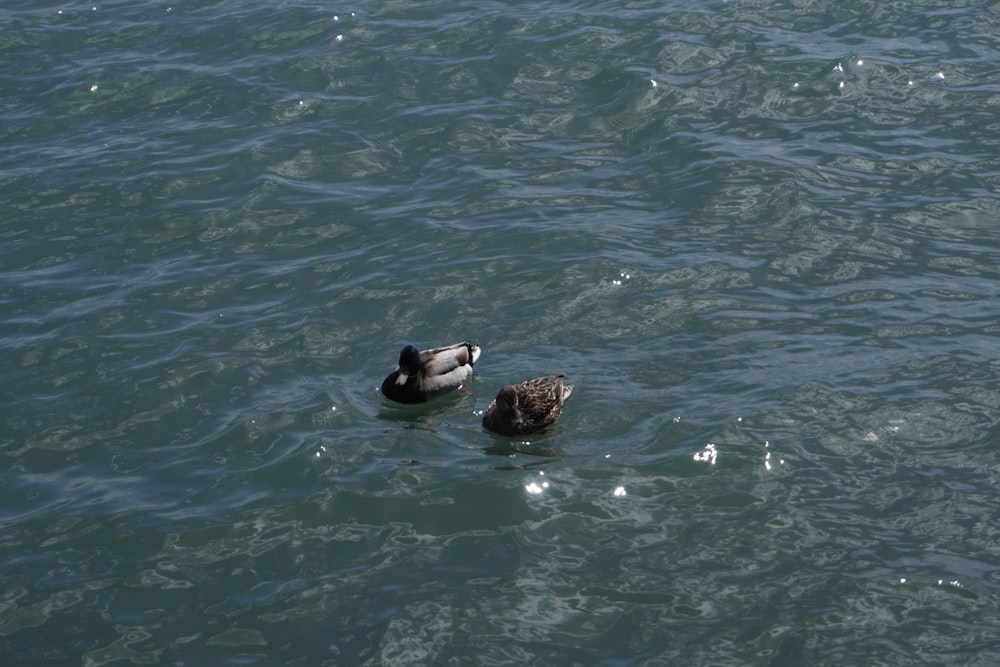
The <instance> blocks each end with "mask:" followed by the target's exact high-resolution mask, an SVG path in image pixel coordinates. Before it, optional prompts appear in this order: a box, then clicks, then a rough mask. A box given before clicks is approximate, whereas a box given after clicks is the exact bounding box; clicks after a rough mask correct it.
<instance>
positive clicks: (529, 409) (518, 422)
mask: <svg viewBox="0 0 1000 667" xmlns="http://www.w3.org/2000/svg"><path fill="white" fill-rule="evenodd" d="M563 377H565V376H564V375H563V374H562V373H558V374H556V375H545V376H542V377H538V378H535V379H533V380H525V381H524V382H519V383H517V384H508V385H504V386H503V387H501V388H500V391H499V392H497V395H496V398H494V399H493V401H492V402H490V405H489V407H488V408H486V413H485V414H484V415H483V426H484V427H485V428H486V429H488V430H490V431H493V432H494V433H497V434H499V435H506V436H518V435H527V434H529V433H538V432H539V431H544V430H545V429H546V428H548V427H549V426H551V425H552V424H554V423H555V421H556V419H558V418H559V414H560V413H561V412H562V409H563V402H564V401H565V400H566V399H567V398H569V395H570V394H571V393H573V385H571V384H566V385H564V384H563Z"/></svg>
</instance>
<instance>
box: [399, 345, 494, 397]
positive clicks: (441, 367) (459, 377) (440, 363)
mask: <svg viewBox="0 0 1000 667" xmlns="http://www.w3.org/2000/svg"><path fill="white" fill-rule="evenodd" d="M481 352H482V350H481V349H480V348H479V346H478V345H473V344H472V343H470V342H468V341H465V342H462V343H455V344H454V345H448V346H445V347H435V348H431V349H429V350H423V351H421V350H418V349H417V348H416V346H415V345H407V346H406V347H404V348H403V350H402V351H401V352H400V353H399V366H397V367H396V370H394V371H393V372H392V373H389V375H388V377H386V378H385V380H383V381H382V395H383V396H385V397H386V398H388V399H389V400H392V401H396V402H397V403H425V402H427V401H429V400H431V399H433V398H437V397H438V396H442V395H444V394H447V393H449V392H452V391H454V390H456V389H458V388H459V387H461V386H462V384H464V383H465V381H466V380H467V379H468V378H469V376H470V375H472V367H473V365H474V364H475V363H476V360H477V359H479V355H480V353H481Z"/></svg>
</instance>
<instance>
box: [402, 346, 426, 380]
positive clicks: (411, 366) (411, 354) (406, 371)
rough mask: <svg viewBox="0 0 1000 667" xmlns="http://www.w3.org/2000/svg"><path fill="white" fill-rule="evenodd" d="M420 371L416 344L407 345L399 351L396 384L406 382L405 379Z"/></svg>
mask: <svg viewBox="0 0 1000 667" xmlns="http://www.w3.org/2000/svg"><path fill="white" fill-rule="evenodd" d="M418 372H420V350H418V349H417V346H416V345H407V346H406V347H404V348H403V351H402V352H400V353H399V377H398V378H396V384H406V379H407V378H408V377H410V376H411V375H416V374H417V373H418Z"/></svg>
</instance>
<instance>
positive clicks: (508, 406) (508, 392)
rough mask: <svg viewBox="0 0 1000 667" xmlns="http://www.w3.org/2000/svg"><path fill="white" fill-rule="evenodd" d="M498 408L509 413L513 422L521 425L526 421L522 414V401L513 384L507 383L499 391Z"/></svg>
mask: <svg viewBox="0 0 1000 667" xmlns="http://www.w3.org/2000/svg"><path fill="white" fill-rule="evenodd" d="M496 401H497V410H499V411H500V412H501V413H503V414H505V415H507V417H508V418H509V419H510V421H511V423H512V424H514V425H516V426H518V427H520V426H521V425H522V424H523V423H524V418H523V417H522V416H521V408H520V405H519V403H520V401H519V400H518V398H517V390H516V389H514V387H512V386H511V385H509V384H508V385H505V386H503V387H501V388H500V391H499V392H497V399H496Z"/></svg>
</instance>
